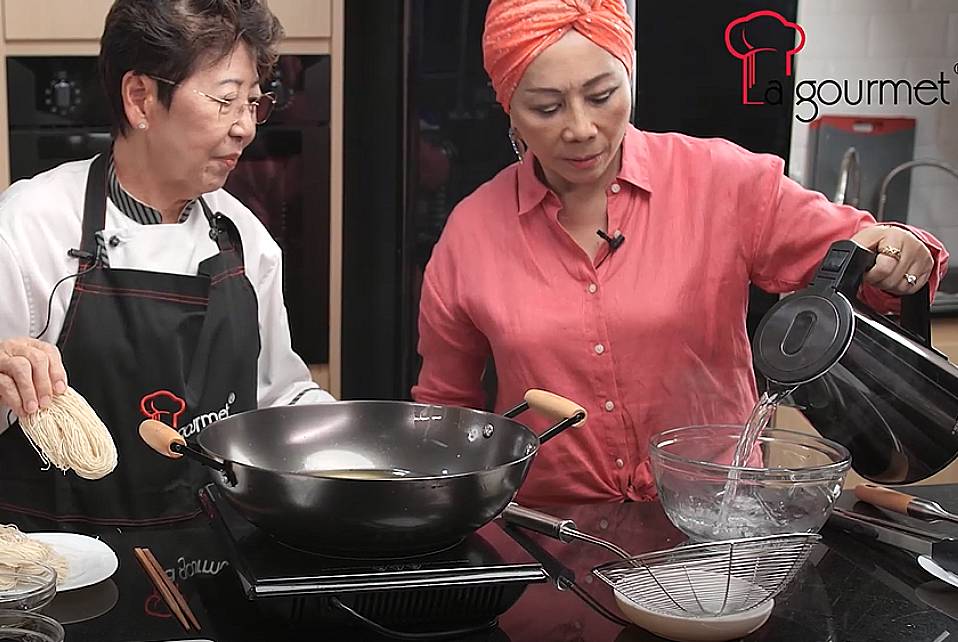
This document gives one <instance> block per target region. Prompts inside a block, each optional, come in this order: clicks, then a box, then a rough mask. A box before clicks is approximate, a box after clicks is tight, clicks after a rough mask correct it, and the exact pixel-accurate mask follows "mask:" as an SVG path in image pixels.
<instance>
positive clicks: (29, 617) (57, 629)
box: [0, 610, 63, 642]
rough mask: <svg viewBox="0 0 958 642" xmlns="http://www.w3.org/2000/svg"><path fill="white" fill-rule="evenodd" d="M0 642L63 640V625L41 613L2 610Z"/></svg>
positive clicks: (0, 613) (0, 614)
mask: <svg viewBox="0 0 958 642" xmlns="http://www.w3.org/2000/svg"><path fill="white" fill-rule="evenodd" d="M0 642H63V627H62V626H60V623H59V622H57V621H56V620H54V619H53V618H50V617H47V616H45V615H40V614H39V613H27V612H26V611H3V610H0Z"/></svg>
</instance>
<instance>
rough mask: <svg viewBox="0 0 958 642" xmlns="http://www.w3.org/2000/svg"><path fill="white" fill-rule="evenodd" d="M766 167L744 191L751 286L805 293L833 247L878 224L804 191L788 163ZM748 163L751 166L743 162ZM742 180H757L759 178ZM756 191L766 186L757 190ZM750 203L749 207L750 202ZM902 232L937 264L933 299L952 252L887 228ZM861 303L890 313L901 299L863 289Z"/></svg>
mask: <svg viewBox="0 0 958 642" xmlns="http://www.w3.org/2000/svg"><path fill="white" fill-rule="evenodd" d="M758 158H759V159H760V160H759V162H760V163H762V164H764V167H761V168H760V170H759V175H760V176H761V180H759V181H757V182H756V183H751V184H749V185H743V188H742V190H743V198H744V200H745V201H746V209H744V210H743V211H751V212H752V213H753V215H754V216H757V217H758V220H755V221H753V226H752V229H753V230H754V232H755V233H754V235H753V237H752V248H751V274H750V276H751V280H752V282H753V283H755V284H756V285H758V286H759V287H760V288H762V289H763V290H766V291H769V292H789V291H792V290H796V289H799V288H801V287H804V286H805V285H806V284H807V283H808V282H809V281H810V280H811V278H812V277H813V276H814V271H815V269H816V268H817V267H818V265H819V263H821V261H822V259H823V258H824V257H825V253H826V252H827V251H828V248H829V246H830V245H831V244H832V243H834V242H835V241H839V240H843V239H848V238H851V237H852V236H854V235H855V234H856V233H857V232H858V231H860V230H861V229H863V228H866V227H869V226H871V225H875V224H876V221H875V218H874V217H873V216H872V215H871V214H870V213H868V212H866V211H864V210H859V209H855V208H854V207H850V206H848V205H839V204H835V203H832V202H830V201H829V200H828V199H827V198H825V196H824V195H823V194H821V193H819V192H816V191H812V190H809V189H805V188H804V187H802V186H801V185H799V184H798V183H796V182H795V181H793V180H792V179H790V178H788V177H787V176H785V174H784V173H783V169H784V162H783V161H782V160H781V159H779V158H777V157H774V156H768V155H761V156H759V157H758ZM743 162H747V161H743ZM741 175H745V176H748V175H751V176H755V172H754V171H751V172H745V173H742V174H741ZM755 185H759V186H767V187H766V188H764V189H756V188H755ZM749 201H751V202H749ZM883 224H884V225H892V226H897V227H902V228H904V229H906V230H908V231H910V232H911V233H913V234H914V235H915V236H917V237H918V238H919V239H920V240H921V241H922V242H923V243H924V244H925V245H926V246H927V247H928V249H929V251H930V252H931V256H932V258H933V259H934V261H935V265H934V267H933V268H932V272H931V276H930V278H929V281H928V284H929V288H930V290H931V293H932V296H934V293H935V291H936V290H937V288H938V284H939V283H940V281H941V279H942V277H943V276H944V275H945V272H946V271H947V269H948V251H947V250H946V249H945V247H944V246H943V245H942V244H941V242H940V241H939V240H938V239H936V238H935V237H934V236H933V235H932V234H930V233H928V232H926V231H924V230H921V229H918V228H915V227H912V226H909V225H903V224H901V223H883ZM861 296H862V298H863V299H864V300H865V301H866V302H867V303H868V304H869V305H871V306H872V307H874V308H876V309H879V310H881V311H891V310H892V309H894V308H895V307H896V306H897V301H898V297H896V296H893V295H890V294H887V293H885V292H882V291H881V290H878V289H877V288H874V287H870V286H865V287H863V288H862V292H861Z"/></svg>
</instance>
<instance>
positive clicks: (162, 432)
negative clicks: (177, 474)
mask: <svg viewBox="0 0 958 642" xmlns="http://www.w3.org/2000/svg"><path fill="white" fill-rule="evenodd" d="M140 439H142V440H143V441H145V442H146V445H147V446H149V447H150V448H152V449H153V450H155V451H156V452H158V453H160V454H161V455H163V456H164V457H169V458H170V459H179V458H180V457H182V456H183V453H178V452H175V451H174V450H172V448H171V447H172V446H173V444H179V445H181V446H185V445H186V440H185V439H183V436H182V435H181V434H180V433H178V432H176V431H175V430H174V429H172V428H170V427H169V426H167V425H166V424H165V423H163V422H162V421H157V420H156V419H146V420H144V421H143V422H142V423H141V424H140Z"/></svg>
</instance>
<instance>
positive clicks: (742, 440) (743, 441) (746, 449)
mask: <svg viewBox="0 0 958 642" xmlns="http://www.w3.org/2000/svg"><path fill="white" fill-rule="evenodd" d="M794 390H795V388H794V387H789V388H775V387H770V388H769V389H768V390H767V391H766V392H764V393H763V394H762V397H761V398H760V399H759V400H758V403H757V404H755V408H753V409H752V414H751V415H750V416H749V418H748V421H747V422H746V423H745V428H744V430H742V435H741V436H740V437H739V440H738V443H737V444H736V446H735V453H734V455H733V456H732V461H731V466H732V469H731V470H730V471H729V475H728V481H727V482H726V483H725V492H724V493H723V496H722V504H721V507H720V508H719V516H718V523H719V524H726V523H728V512H729V510H731V509H732V507H733V506H734V503H735V497H736V494H737V493H738V481H739V469H740V468H741V467H743V466H746V465H747V464H748V460H749V458H750V457H751V455H752V451H753V450H754V448H755V444H756V443H757V442H758V439H759V437H761V435H762V433H763V432H765V429H766V428H768V426H769V424H770V423H771V422H772V418H774V417H775V411H776V409H777V408H778V405H779V404H780V403H781V402H782V400H783V399H785V397H787V396H788V395H790V394H791V393H792V392H793V391H794Z"/></svg>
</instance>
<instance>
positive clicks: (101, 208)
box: [80, 154, 107, 262]
mask: <svg viewBox="0 0 958 642" xmlns="http://www.w3.org/2000/svg"><path fill="white" fill-rule="evenodd" d="M106 167H107V155H106V154H100V155H98V156H97V157H96V158H94V159H93V164H92V165H90V173H89V174H87V178H86V198H85V199H84V200H83V236H82V239H81V241H80V249H81V250H82V251H83V252H86V254H87V255H88V257H89V259H88V260H89V261H90V262H93V260H94V259H95V258H97V251H98V249H97V244H96V233H97V232H99V231H100V230H102V229H103V226H104V225H105V221H106ZM80 258H81V262H82V260H83V259H84V258H86V257H80Z"/></svg>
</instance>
